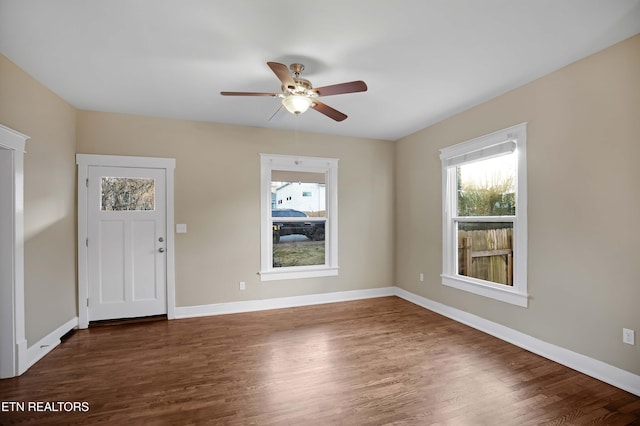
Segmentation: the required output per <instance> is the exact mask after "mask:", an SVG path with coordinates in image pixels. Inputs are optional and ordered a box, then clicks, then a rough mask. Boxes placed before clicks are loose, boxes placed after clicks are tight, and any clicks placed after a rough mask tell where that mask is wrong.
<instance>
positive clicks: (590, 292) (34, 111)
mask: <svg viewBox="0 0 640 426" xmlns="http://www.w3.org/2000/svg"><path fill="white" fill-rule="evenodd" d="M638 75H640V36H636V37H634V38H632V39H629V40H627V41H625V42H623V43H620V44H618V45H616V46H614V47H612V48H609V49H607V50H605V51H602V52H600V53H598V54H596V55H593V56H591V57H588V58H586V59H584V60H582V61H579V62H577V63H575V64H572V65H570V66H568V67H566V68H564V69H562V70H560V71H557V72H555V73H553V74H550V75H548V76H546V77H544V78H542V79H539V80H537V81H535V82H533V83H531V84H528V85H526V86H523V87H521V88H519V89H517V90H514V91H512V92H509V93H507V94H505V95H503V96H500V97H498V98H496V99H494V100H492V101H489V102H486V103H484V104H482V105H480V106H478V107H475V108H473V109H470V110H468V111H466V112H464V113H461V114H459V115H457V116H455V117H452V118H450V119H448V120H445V121H443V122H441V123H439V124H436V125H434V126H431V127H429V128H427V129H424V130H422V131H420V132H417V133H416V134H413V135H411V136H408V137H406V138H403V139H402V140H400V141H398V142H397V143H396V144H394V143H391V142H386V141H378V140H367V139H357V138H347V137H335V136H323V135H317V134H304V133H299V134H298V135H297V136H296V135H295V134H294V133H290V132H281V131H275V130H268V129H258V128H248V127H238V126H228V125H219V124H209V123H197V122H188V121H180V120H166V119H156V118H147V117H139V116H128V115H120V114H108V113H98V112H87V111H75V110H74V109H73V108H72V107H71V106H69V105H68V104H67V103H65V102H64V101H62V100H61V99H60V98H59V97H57V96H56V95H55V94H53V93H51V92H50V91H49V90H48V89H46V88H45V87H44V86H42V85H41V84H39V83H38V82H36V81H35V80H33V79H32V78H30V77H29V76H28V75H26V74H25V73H24V72H23V71H21V70H20V69H19V68H18V67H16V66H15V65H14V64H12V63H11V62H10V61H8V60H7V59H6V58H4V57H1V56H0V123H2V124H4V125H7V126H9V127H12V128H14V129H16V130H18V131H20V132H23V133H25V134H27V135H29V136H31V140H30V141H29V142H28V143H27V151H28V153H27V155H26V156H25V169H26V175H25V233H26V249H25V258H26V259H25V262H26V265H25V266H26V268H25V269H26V283H25V285H26V305H27V306H26V311H27V319H26V323H27V337H28V340H29V344H30V345H31V344H33V343H35V341H37V340H38V339H39V338H41V337H43V336H44V335H46V334H48V333H49V332H51V331H52V330H53V329H55V328H56V327H57V326H59V325H60V324H62V323H64V322H65V321H67V320H68V319H70V318H72V317H73V316H74V315H76V308H75V306H76V293H75V286H76V274H75V269H76V263H75V239H76V236H75V235H76V229H75V228H76V225H75V205H74V197H75V162H74V155H73V154H74V153H75V152H82V153H99V154H118V155H138V156H159V157H173V158H176V159H177V168H176V188H175V189H176V191H175V196H176V208H175V218H176V223H186V224H187V225H188V226H189V233H188V234H184V235H183V234H177V235H176V270H177V277H176V278H177V280H176V290H177V305H178V306H192V305H201V304H210V303H220V302H228V301H239V300H252V299H261V298H272V297H283V296H292V295H303V294H313V293H321V292H331V291H343V290H354V289H363V288H374V287H384V286H388V285H393V284H396V285H399V286H401V287H403V288H405V289H407V290H409V291H412V292H415V293H417V294H421V295H423V296H425V297H428V298H430V299H433V300H436V301H439V302H441V303H444V304H447V305H450V306H453V307H456V308H459V309H462V310H465V311H468V312H471V313H474V314H476V315H479V316H482V317H484V318H487V319H489V320H492V321H495V322H498V323H501V324H504V325H507V326H509V327H512V328H514V329H516V330H520V331H522V332H524V333H527V334H529V335H532V336H534V337H538V338H540V339H542V340H545V341H548V342H551V343H554V344H557V345H559V346H562V347H565V348H568V349H571V350H574V351H576V352H579V353H582V354H585V355H587V356H590V357H593V358H596V359H599V360H602V361H604V362H606V363H609V364H612V365H615V366H618V367H620V368H623V369H625V370H627V371H630V372H633V373H635V374H640V353H639V349H638V348H640V345H637V344H636V346H629V345H623V344H622V342H621V329H622V327H627V328H632V329H635V330H636V331H639V332H640V314H639V312H640V310H639V309H638V307H637V302H638V300H640V286H639V285H638V282H639V281H638V278H637V274H636V273H635V271H636V270H637V266H636V265H638V264H639V263H640V254H639V253H640V252H639V251H638V250H637V247H636V243H635V242H636V241H638V240H640V231H639V229H640V228H639V227H638V226H636V225H635V224H634V219H635V218H636V217H637V213H638V211H639V210H640V191H639V189H638V182H640V168H638V167H637V163H638V160H640V143H638V134H640V120H638V117H639V116H640V79H638V77H637V76H638ZM524 121H527V122H529V127H528V168H529V170H528V171H529V173H528V179H529V293H530V295H531V300H530V305H529V308H527V309H524V308H519V307H515V306H512V305H507V304H504V303H500V302H496V301H493V300H490V299H486V298H483V297H480V296H475V295H472V294H468V293H464V292H461V291H458V290H455V289H453V288H449V287H444V286H442V285H441V284H440V278H439V274H440V271H441V261H442V253H441V238H442V229H441V205H440V204H441V174H440V173H441V171H440V162H439V159H438V154H439V152H438V150H439V149H440V148H442V147H445V146H448V145H451V144H454V143H457V142H461V141H464V140H467V139H470V138H473V137H476V136H480V135H484V134H486V133H489V132H492V131H495V130H499V129H502V128H504V127H507V126H510V125H513V124H517V123H520V122H524ZM76 142H77V143H76ZM261 152H265V153H283V154H300V155H313V156H326V157H336V158H339V159H340V169H339V214H340V241H339V250H340V266H341V271H340V276H339V277H328V278H317V279H303V280H294V281H281V282H270V283H264V284H262V283H260V282H259V280H258V276H257V275H256V272H257V271H258V269H259V264H260V262H259V256H260V248H259V247H260V244H259V199H258V189H259V159H258V153H261ZM238 224H241V226H238ZM394 230H395V232H394ZM420 272H424V273H425V276H426V280H425V281H426V282H425V283H419V282H418V274H419V273H420ZM241 280H242V281H246V282H247V290H246V291H244V292H241V291H240V290H239V289H238V281H241Z"/></svg>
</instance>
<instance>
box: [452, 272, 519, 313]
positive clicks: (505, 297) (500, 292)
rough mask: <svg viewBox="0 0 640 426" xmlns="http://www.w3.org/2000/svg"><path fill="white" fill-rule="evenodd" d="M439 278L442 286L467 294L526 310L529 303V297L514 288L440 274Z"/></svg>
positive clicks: (459, 276)
mask: <svg viewBox="0 0 640 426" xmlns="http://www.w3.org/2000/svg"><path fill="white" fill-rule="evenodd" d="M441 277H442V285H446V286H449V287H453V288H457V289H459V290H464V291H468V292H469V293H473V294H477V295H480V296H484V297H488V298H490V299H495V300H499V301H501V302H506V303H510V304H512V305H517V306H522V307H524V308H526V307H527V306H528V303H529V296H528V295H527V294H526V293H521V292H519V291H518V290H517V289H516V288H514V287H510V286H504V285H502V284H494V283H491V282H488V281H483V280H477V279H473V278H469V277H462V276H461V275H447V274H442V275H441Z"/></svg>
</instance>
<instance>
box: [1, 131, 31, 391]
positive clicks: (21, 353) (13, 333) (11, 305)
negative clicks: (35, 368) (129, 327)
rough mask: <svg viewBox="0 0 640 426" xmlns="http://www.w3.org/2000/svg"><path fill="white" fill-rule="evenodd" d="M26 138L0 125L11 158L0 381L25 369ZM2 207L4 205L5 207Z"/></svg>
mask: <svg viewBox="0 0 640 426" xmlns="http://www.w3.org/2000/svg"><path fill="white" fill-rule="evenodd" d="M28 139H29V136H26V135H23V134H22V133H20V132H16V131H15V130H13V129H10V128H8V127H5V126H3V125H0V148H2V149H5V150H7V151H8V152H6V153H4V154H6V155H9V156H11V159H10V161H11V163H12V165H11V170H9V171H8V172H9V173H8V177H9V179H8V180H5V179H3V180H4V181H5V184H3V185H0V198H1V199H2V201H3V203H4V202H5V200H9V206H8V207H9V209H8V210H9V218H8V220H7V221H0V228H2V234H3V235H11V236H12V238H9V239H6V238H3V239H2V241H0V244H7V246H6V248H7V252H8V256H3V257H2V258H0V268H2V270H3V271H10V272H9V274H7V275H5V276H4V277H6V278H8V279H6V280H5V279H4V278H2V277H0V295H1V296H2V297H0V327H2V328H1V329H0V378H7V377H14V376H19V375H20V374H22V373H24V372H25V371H26V369H27V365H26V357H27V338H26V331H25V308H24V153H25V151H24V149H25V145H26V142H27V140H28ZM5 206H6V204H5Z"/></svg>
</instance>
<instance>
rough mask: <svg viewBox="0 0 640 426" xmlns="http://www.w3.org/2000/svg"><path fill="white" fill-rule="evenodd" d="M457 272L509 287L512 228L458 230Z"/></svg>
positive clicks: (511, 274)
mask: <svg viewBox="0 0 640 426" xmlns="http://www.w3.org/2000/svg"><path fill="white" fill-rule="evenodd" d="M458 273H459V274H460V275H465V276H469V277H474V278H478V279H481V280H486V281H491V282H494V283H500V284H506V285H513V229H511V228H503V229H488V230H480V231H459V232H458Z"/></svg>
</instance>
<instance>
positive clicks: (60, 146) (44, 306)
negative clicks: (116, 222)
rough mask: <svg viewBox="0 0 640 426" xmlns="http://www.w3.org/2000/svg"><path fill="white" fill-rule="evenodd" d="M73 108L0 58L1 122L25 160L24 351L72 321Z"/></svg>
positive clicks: (74, 256) (73, 276)
mask: <svg viewBox="0 0 640 426" xmlns="http://www.w3.org/2000/svg"><path fill="white" fill-rule="evenodd" d="M75 120H76V111H75V109H74V108H73V107H71V106H70V105H69V104H67V103H66V102H64V101H63V100H62V99H60V98H59V97H58V96H56V95H55V94H54V93H52V92H51V91H50V90H49V89H47V88H46V87H44V86H43V85H42V84H40V83H38V82H37V81H36V80H34V79H33V78H31V77H30V76H28V75H27V74H26V73H25V72H24V71H22V70H21V69H20V68H18V67H17V66H16V65H15V64H13V63H12V62H10V61H9V60H8V59H7V58H5V57H4V56H2V55H0V123H1V124H3V125H5V126H8V127H11V128H12V129H15V130H17V131H19V132H22V133H24V134H26V135H28V136H30V137H31V139H29V140H28V141H27V147H26V151H27V153H26V154H25V156H24V162H25V163H24V170H25V175H24V206H25V210H24V232H25V250H24V255H25V311H26V324H25V326H26V336H27V344H28V345H29V346H30V345H32V344H34V343H35V342H37V341H38V340H40V339H41V338H42V337H44V336H46V335H47V334H49V333H50V332H52V331H53V330H55V329H56V328H57V327H59V326H60V325H61V324H63V323H65V322H66V321H68V320H70V319H72V318H73V317H75V316H76V263H75V262H76V248H75V247H76V244H75V235H76V222H75V217H76V207H75V192H76V191H75V181H76V180H75V176H76V172H75V149H76V136H75V132H76V121H75Z"/></svg>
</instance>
